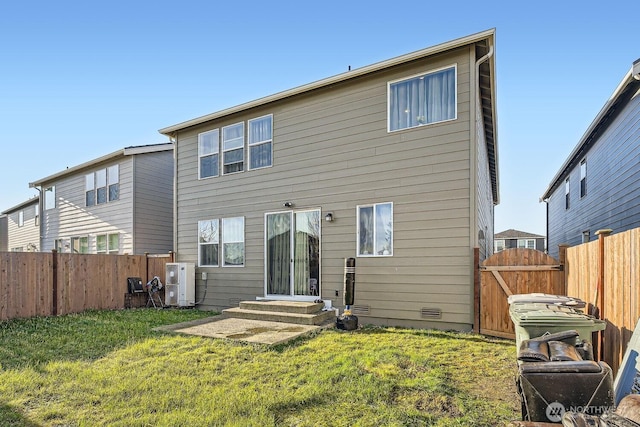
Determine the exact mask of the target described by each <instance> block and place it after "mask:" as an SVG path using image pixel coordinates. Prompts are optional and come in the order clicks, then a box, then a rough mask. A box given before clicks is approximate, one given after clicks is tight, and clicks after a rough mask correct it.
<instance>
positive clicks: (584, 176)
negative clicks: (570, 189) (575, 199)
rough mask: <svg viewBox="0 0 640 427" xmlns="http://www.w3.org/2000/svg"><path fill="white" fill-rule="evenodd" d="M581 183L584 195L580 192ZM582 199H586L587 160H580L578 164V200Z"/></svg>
mask: <svg viewBox="0 0 640 427" xmlns="http://www.w3.org/2000/svg"><path fill="white" fill-rule="evenodd" d="M583 166H584V167H583ZM583 182H584V193H583V191H582V186H583V184H582V183H583ZM584 197H587V159H582V161H581V162H580V198H581V199H582V198H584Z"/></svg>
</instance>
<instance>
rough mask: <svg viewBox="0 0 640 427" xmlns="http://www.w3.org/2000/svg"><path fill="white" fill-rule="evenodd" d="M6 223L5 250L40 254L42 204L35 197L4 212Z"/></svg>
mask: <svg viewBox="0 0 640 427" xmlns="http://www.w3.org/2000/svg"><path fill="white" fill-rule="evenodd" d="M2 215H3V216H4V217H5V221H6V230H5V231H4V232H5V235H4V236H3V240H6V242H4V243H3V245H6V246H5V250H8V251H12V252H38V251H39V250H40V202H39V198H38V197H33V198H31V199H29V200H27V201H25V202H22V203H20V204H18V205H16V206H14V207H12V208H9V209H7V210H6V211H4V212H2Z"/></svg>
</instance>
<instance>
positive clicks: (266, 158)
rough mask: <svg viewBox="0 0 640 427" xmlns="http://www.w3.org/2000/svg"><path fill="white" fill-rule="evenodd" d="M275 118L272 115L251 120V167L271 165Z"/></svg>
mask: <svg viewBox="0 0 640 427" xmlns="http://www.w3.org/2000/svg"><path fill="white" fill-rule="evenodd" d="M272 135H273V120H272V117H271V116H266V117H261V118H259V119H254V120H250V121H249V150H250V155H249V157H250V162H251V165H250V168H251V169H257V168H263V167H267V166H271V152H272V150H271V139H272Z"/></svg>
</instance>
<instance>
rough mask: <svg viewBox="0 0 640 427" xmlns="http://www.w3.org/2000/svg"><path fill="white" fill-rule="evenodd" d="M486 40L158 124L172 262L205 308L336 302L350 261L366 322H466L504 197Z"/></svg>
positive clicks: (476, 38)
mask: <svg viewBox="0 0 640 427" xmlns="http://www.w3.org/2000/svg"><path fill="white" fill-rule="evenodd" d="M494 37H495V34H494V31H493V30H489V31H486V32H482V33H478V34H474V35H471V36H468V37H464V38H461V39H457V40H453V41H450V42H447V43H443V44H440V45H437V46H433V47H430V48H426V49H423V50H420V51H417V52H413V53H410V54H407V55H404V56H400V57H397V58H393V59H389V60H386V61H383V62H380V63H376V64H373V65H370V66H365V67H363V68H359V69H355V70H350V71H348V72H345V73H343V74H339V75H336V76H333V77H329V78H327V79H324V80H320V81H317V82H314V83H310V84H307V85H303V86H300V87H296V88H294V89H290V90H287V91H284V92H281V93H277V94H275V95H271V96H267V97H265V98H261V99H257V100H255V101H251V102H248V103H245V104H242V105H238V106H236V107H232V108H229V109H226V110H223V111H219V112H216V113H213V114H210V115H207V116H204V117H199V118H195V119H192V120H189V121H186V122H184V123H179V124H176V125H173V126H169V127H166V128H164V129H161V130H160V132H161V133H162V134H163V135H167V136H169V137H170V138H171V139H172V140H173V141H174V144H175V150H176V151H175V155H176V162H177V163H176V205H175V220H176V225H175V227H176V244H175V247H176V250H177V255H176V257H177V260H178V261H179V262H193V263H195V264H196V267H197V270H198V273H197V274H196V277H197V279H198V280H197V288H196V290H197V298H196V299H203V301H202V304H201V305H200V307H201V308H203V309H216V310H220V309H224V308H228V307H233V306H236V305H237V304H238V302H239V301H240V300H255V299H275V300H302V301H313V300H316V299H323V300H325V302H328V301H330V302H331V303H332V305H333V306H334V307H342V304H343V287H344V262H345V259H346V258H350V257H353V258H356V292H355V305H354V306H353V311H354V313H355V314H357V315H358V317H359V318H360V319H361V322H363V323H374V324H389V325H405V326H413V327H438V328H455V329H462V330H464V329H470V328H471V326H472V324H473V315H474V313H473V304H472V302H473V287H474V279H473V278H474V268H475V266H474V248H476V247H479V248H481V258H484V257H485V256H486V255H487V252H490V251H491V250H492V248H493V234H494V231H493V214H494V205H495V204H497V203H498V167H497V152H498V150H497V134H496V116H495V108H496V107H495V74H494V66H495V65H494V55H493V53H494ZM203 272H205V273H207V280H206V281H204V280H202V274H201V273H203ZM205 289H206V295H205Z"/></svg>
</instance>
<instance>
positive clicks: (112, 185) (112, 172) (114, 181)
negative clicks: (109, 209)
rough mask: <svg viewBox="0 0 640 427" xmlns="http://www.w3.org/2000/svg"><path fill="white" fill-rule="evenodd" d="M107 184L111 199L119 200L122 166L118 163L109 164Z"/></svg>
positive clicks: (111, 200)
mask: <svg viewBox="0 0 640 427" xmlns="http://www.w3.org/2000/svg"><path fill="white" fill-rule="evenodd" d="M107 184H108V186H109V188H108V190H109V201H110V202H113V201H114V200H118V199H119V198H120V167H119V166H118V165H113V166H109V168H108V169H107Z"/></svg>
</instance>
